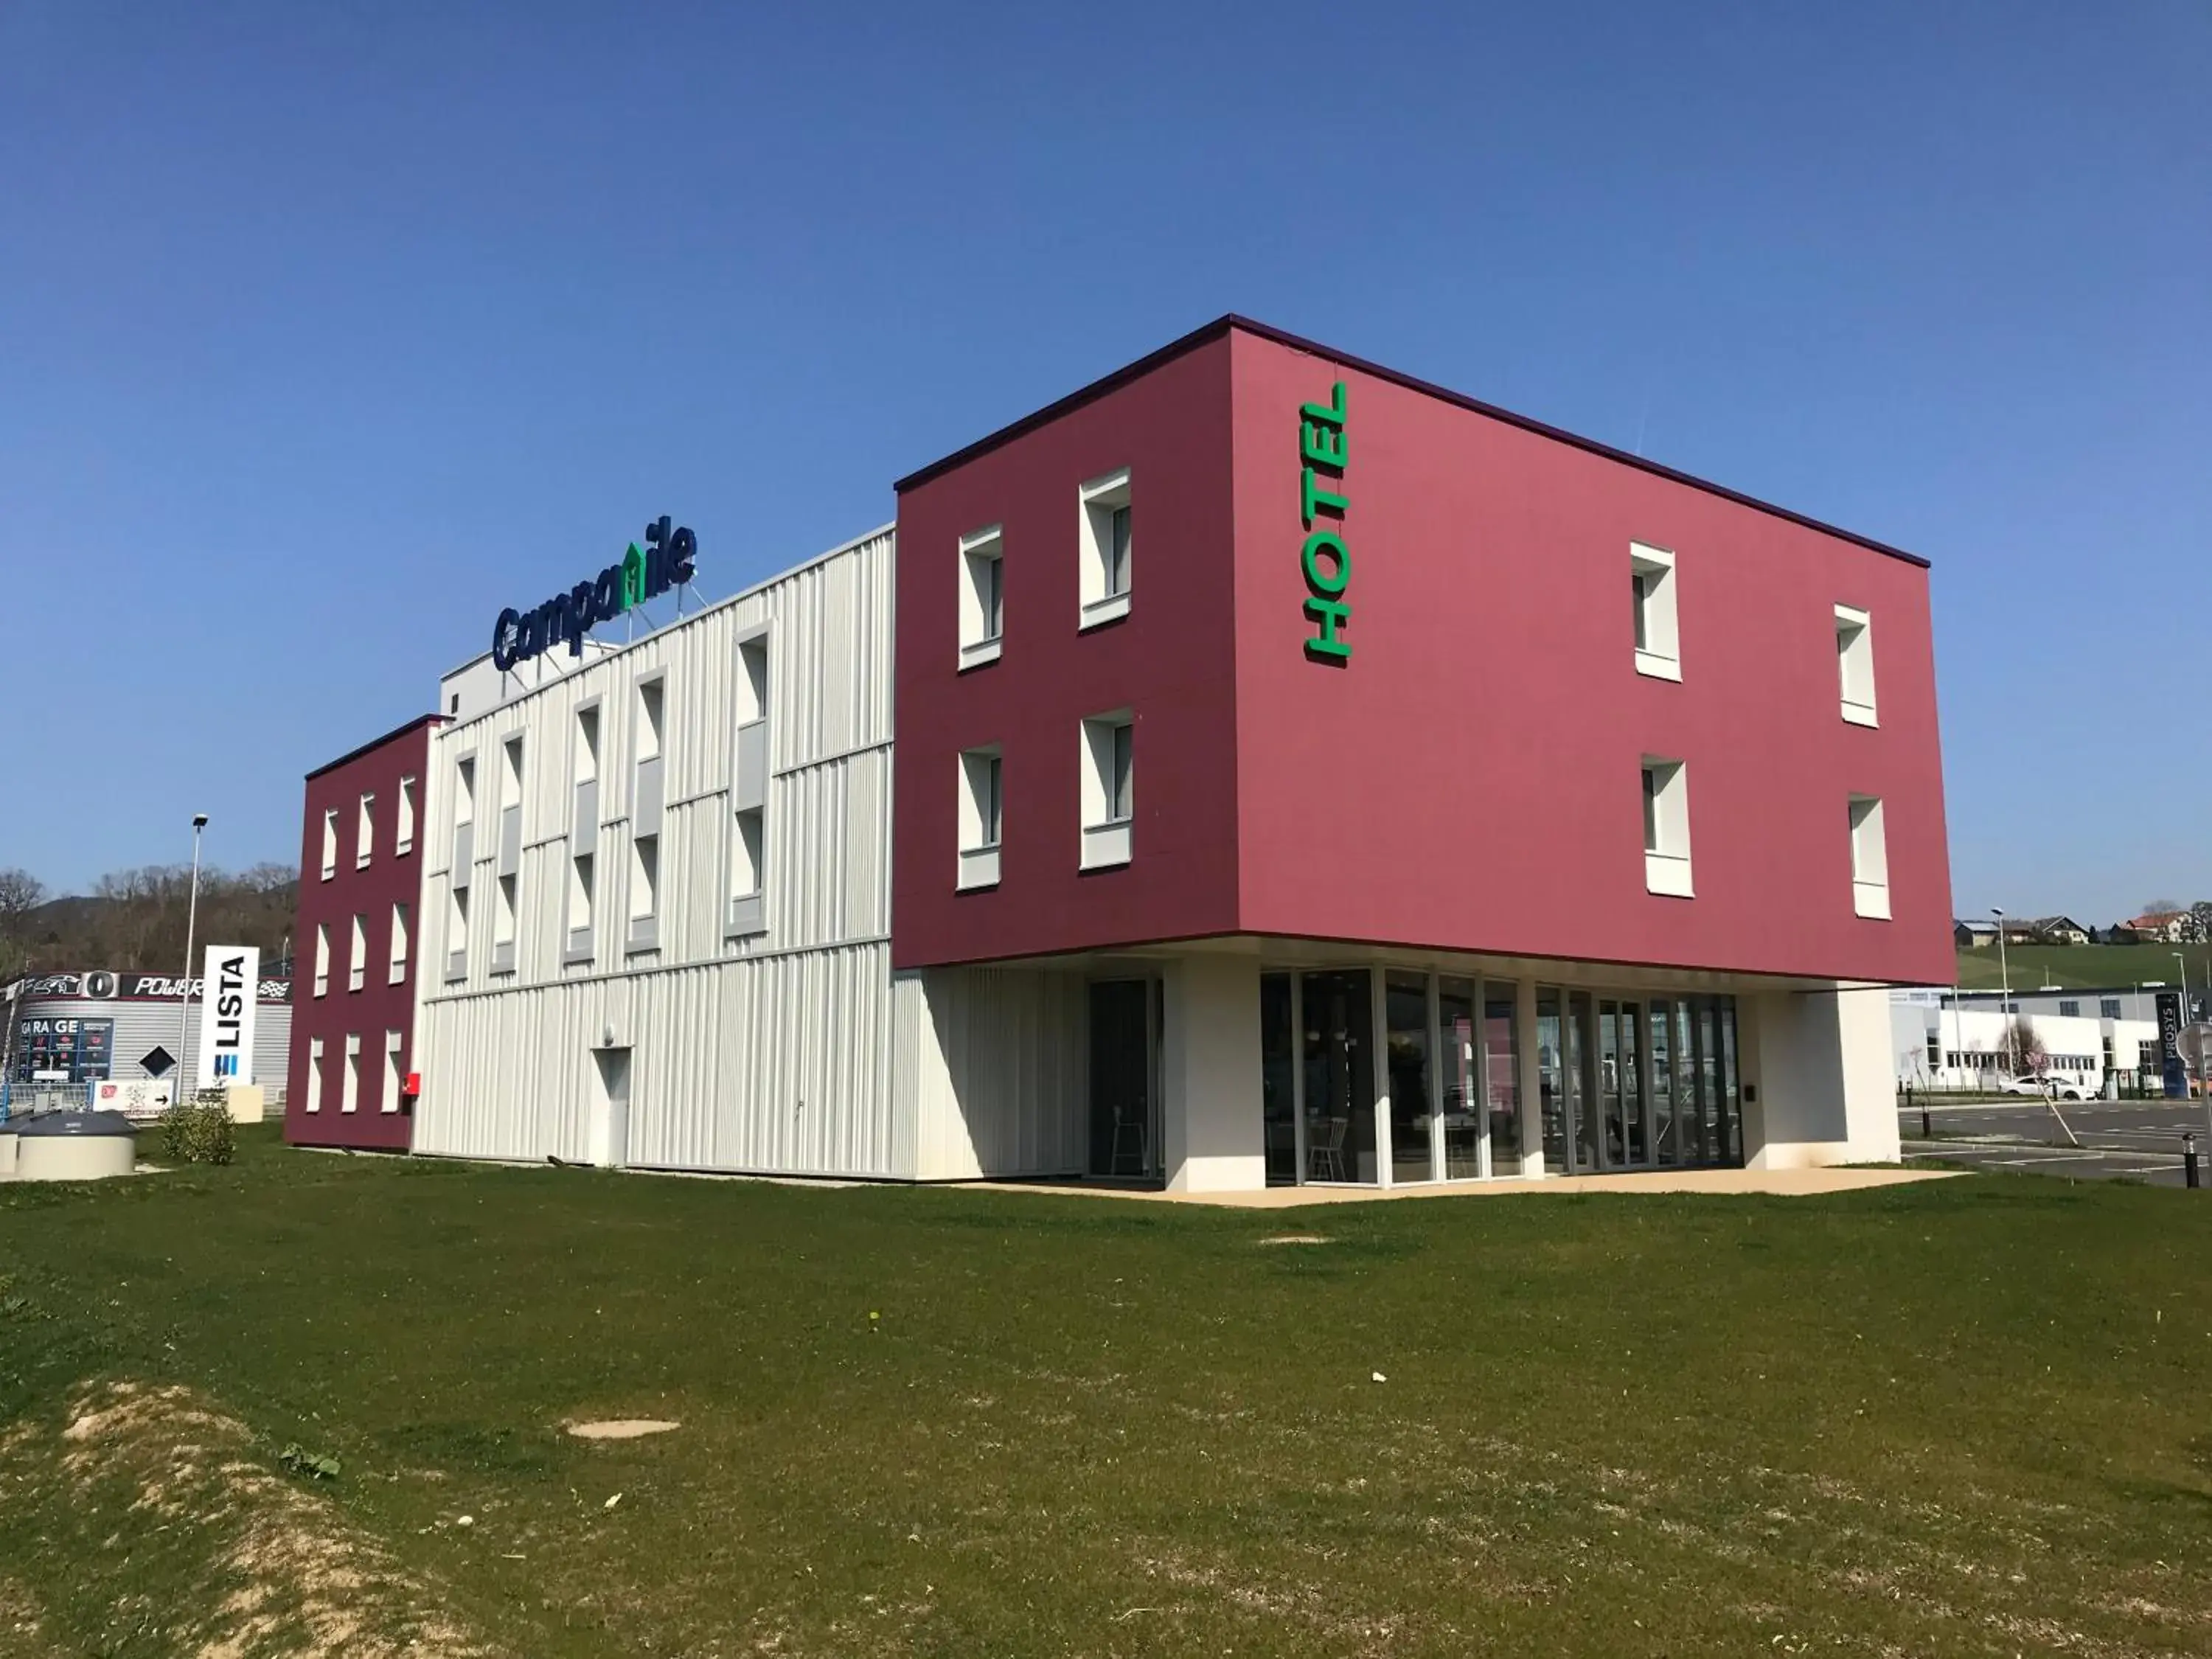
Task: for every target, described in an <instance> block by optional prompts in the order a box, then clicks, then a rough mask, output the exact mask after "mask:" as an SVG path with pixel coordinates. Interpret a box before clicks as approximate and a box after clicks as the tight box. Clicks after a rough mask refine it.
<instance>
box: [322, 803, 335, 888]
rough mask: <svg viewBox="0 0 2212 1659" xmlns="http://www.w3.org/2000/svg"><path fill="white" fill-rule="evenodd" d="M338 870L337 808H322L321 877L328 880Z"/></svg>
mask: <svg viewBox="0 0 2212 1659" xmlns="http://www.w3.org/2000/svg"><path fill="white" fill-rule="evenodd" d="M337 872H338V809H337V807H335V806H325V808H323V879H324V880H325V881H328V880H330V879H331V878H332V877H334V876H336V875H337Z"/></svg>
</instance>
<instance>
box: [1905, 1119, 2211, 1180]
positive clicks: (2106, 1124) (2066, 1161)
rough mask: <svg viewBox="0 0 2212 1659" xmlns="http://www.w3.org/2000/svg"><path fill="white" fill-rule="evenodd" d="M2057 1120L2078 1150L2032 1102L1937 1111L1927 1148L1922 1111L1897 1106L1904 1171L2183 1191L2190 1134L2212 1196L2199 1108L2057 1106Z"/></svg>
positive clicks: (2207, 1137) (2206, 1132)
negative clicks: (1958, 1169)
mask: <svg viewBox="0 0 2212 1659" xmlns="http://www.w3.org/2000/svg"><path fill="white" fill-rule="evenodd" d="M2058 1112H2059V1114H2060V1115H2062V1116H2063V1118H2064V1119H2065V1121H2066V1124H2067V1126H2068V1127H2070V1128H2072V1130H2073V1131H2074V1136H2075V1139H2077V1140H2079V1141H2080V1143H2081V1144H2080V1145H2079V1146H2075V1144H2074V1143H2073V1141H2069V1139H2067V1135H2066V1130H2065V1129H2064V1128H2062V1127H2060V1126H2059V1121H2058V1118H2057V1117H2054V1116H2053V1115H2051V1109H2049V1108H2048V1107H2046V1106H2044V1105H2042V1104H2040V1103H2038V1102H2035V1101H2033V1100H2006V1101H1996V1102H1991V1103H1988V1104H1984V1105H1948V1106H1937V1107H1934V1108H1932V1109H1930V1110H1929V1128H1930V1129H1932V1130H1933V1131H1934V1133H1935V1138H1934V1139H1927V1140H1923V1139H1921V1135H1920V1109H1919V1107H1918V1106H1917V1104H1916V1105H1915V1106H1914V1107H1913V1108H1912V1109H1911V1110H1910V1111H1907V1110H1906V1109H1905V1107H1904V1105H1903V1104H1902V1103H1900V1104H1899V1107H1898V1111H1897V1131H1898V1134H1899V1137H1900V1138H1901V1139H1903V1141H1904V1143H1905V1162H1906V1163H1907V1164H1911V1163H1914V1162H1916V1161H1917V1160H1921V1159H1927V1158H1940V1159H1942V1160H1943V1161H1945V1162H1947V1163H1953V1164H1964V1165H1966V1166H1968V1167H1970V1168H1973V1169H1978V1170H2007V1171H2013V1172H2019V1171H2026V1172H2028V1173H2031V1174H2035V1175H2050V1176H2066V1177H2067V1178H2068V1179H2069V1180H2076V1181H2110V1180H2115V1179H2119V1178H2125V1179H2127V1180H2130V1181H2140V1182H2145V1183H2146V1184H2148V1185H2150V1186H2154V1187H2179V1186H2181V1185H2183V1184H2184V1182H2183V1176H2182V1154H2181V1138H2182V1136H2183V1135H2185V1134H2194V1135H2195V1136H2196V1137H2197V1152H2198V1155H2199V1156H2200V1157H2201V1158H2203V1159H2205V1161H2206V1164H2205V1169H2204V1175H2203V1179H2204V1181H2205V1182H2206V1185H2207V1187H2208V1188H2212V1127H2208V1126H2207V1124H2206V1121H2205V1115H2204V1104H2203V1102H2202V1101H2191V1102H2186V1103H2185V1102H2181V1101H2160V1100H2082V1101H2061V1102H2059V1103H2058Z"/></svg>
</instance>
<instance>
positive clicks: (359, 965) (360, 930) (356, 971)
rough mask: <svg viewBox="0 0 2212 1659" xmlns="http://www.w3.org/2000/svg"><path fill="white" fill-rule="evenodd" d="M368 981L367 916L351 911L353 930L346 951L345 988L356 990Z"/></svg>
mask: <svg viewBox="0 0 2212 1659" xmlns="http://www.w3.org/2000/svg"><path fill="white" fill-rule="evenodd" d="M367 983H368V917H367V916H365V915H362V913H361V912H360V911H358V910H356V911H355V912H354V913H353V932H352V934H351V936H350V938H349V941H348V950H347V953H346V989H347V990H348V991H349V992H350V991H358V990H359V989H361V987H362V986H364V985H366V984H367Z"/></svg>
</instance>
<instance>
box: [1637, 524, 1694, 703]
mask: <svg viewBox="0 0 2212 1659" xmlns="http://www.w3.org/2000/svg"><path fill="white" fill-rule="evenodd" d="M1628 571H1629V575H1630V577H1631V579H1632V582H1633V585H1634V587H1635V606H1634V617H1635V622H1636V671H1637V672H1638V673H1639V674H1649V675H1650V676H1651V677H1652V678H1655V679H1662V680H1679V679H1680V678H1682V648H1681V636H1680V629H1678V628H1677V626H1676V625H1675V615H1674V554H1672V553H1671V552H1669V551H1668V550H1667V549H1665V548H1663V547H1646V546H1645V545H1644V544H1643V543H1642V542H1631V543H1629V544H1628Z"/></svg>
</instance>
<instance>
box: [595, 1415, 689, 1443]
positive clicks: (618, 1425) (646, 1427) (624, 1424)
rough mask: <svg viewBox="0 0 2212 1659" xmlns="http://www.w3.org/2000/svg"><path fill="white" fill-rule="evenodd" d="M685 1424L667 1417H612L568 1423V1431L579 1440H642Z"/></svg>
mask: <svg viewBox="0 0 2212 1659" xmlns="http://www.w3.org/2000/svg"><path fill="white" fill-rule="evenodd" d="M683 1426H684V1425H682V1424H681V1423H671V1422H670V1421H669V1420H668V1419H666V1418H665V1417H610V1418H606V1419H602V1420H601V1421H599V1422H597V1423H570V1424H568V1425H567V1428H568V1432H569V1433H570V1434H572V1435H574V1436H575V1437H576V1438H577V1439H579V1440H642V1439H643V1438H644V1437H646V1436H647V1435H648V1434H666V1433H668V1432H669V1431H671V1430H674V1429H680V1428H682V1427H683Z"/></svg>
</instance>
